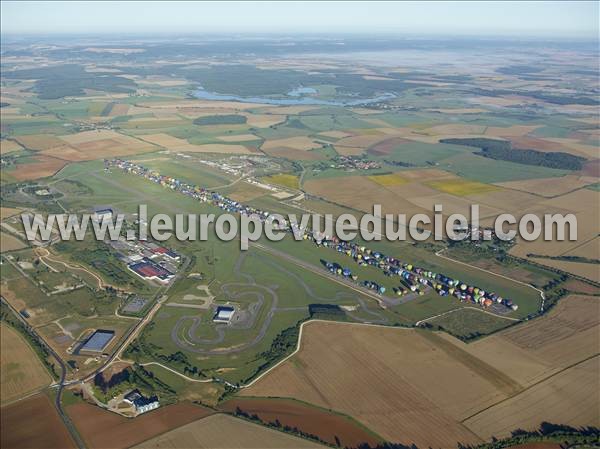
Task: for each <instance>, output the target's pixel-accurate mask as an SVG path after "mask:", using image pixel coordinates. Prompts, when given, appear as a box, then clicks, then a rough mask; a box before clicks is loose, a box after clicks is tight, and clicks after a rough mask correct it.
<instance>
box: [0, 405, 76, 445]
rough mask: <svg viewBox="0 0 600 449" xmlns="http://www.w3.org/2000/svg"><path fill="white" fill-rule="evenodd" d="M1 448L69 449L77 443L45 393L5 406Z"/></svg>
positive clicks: (2, 414)
mask: <svg viewBox="0 0 600 449" xmlns="http://www.w3.org/2000/svg"><path fill="white" fill-rule="evenodd" d="M0 418H1V419H0V422H1V424H2V425H1V429H2V432H1V433H0V435H1V444H0V446H1V447H2V449H18V448H27V449H70V448H76V447H77V446H76V445H75V442H74V441H73V439H72V438H71V435H70V434H69V432H68V431H67V428H66V427H65V426H64V424H63V422H62V421H61V419H60V417H59V416H58V413H57V412H56V409H55V408H54V405H53V404H52V402H51V401H50V399H48V397H47V396H46V395H44V394H37V395H35V396H32V397H30V398H28V399H24V400H22V401H19V402H16V403H14V404H11V405H8V406H6V407H3V408H2V412H1V413H0Z"/></svg>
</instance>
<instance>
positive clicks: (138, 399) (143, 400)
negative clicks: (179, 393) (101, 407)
mask: <svg viewBox="0 0 600 449" xmlns="http://www.w3.org/2000/svg"><path fill="white" fill-rule="evenodd" d="M123 401H125V402H126V403H128V404H131V405H133V406H134V407H135V411H136V412H137V413H146V412H149V411H150V410H154V409H157V408H158V407H159V406H160V403H159V402H158V397H157V396H151V397H149V398H147V397H144V396H143V395H142V393H140V392H139V390H132V391H130V392H129V393H127V394H126V395H125V396H124V397H123Z"/></svg>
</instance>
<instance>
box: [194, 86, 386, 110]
mask: <svg viewBox="0 0 600 449" xmlns="http://www.w3.org/2000/svg"><path fill="white" fill-rule="evenodd" d="M316 92H317V91H316V90H315V89H313V88H312V87H299V88H296V89H294V90H292V91H290V92H288V93H287V96H289V97H293V98H268V97H239V96H237V95H227V94H218V93H216V92H208V91H207V90H204V89H198V90H197V91H196V92H194V96H195V97H196V98H200V99H202V100H216V101H239V102H240V103H262V104H272V105H276V106H278V105H282V106H294V105H318V106H363V105H366V104H371V103H379V102H381V101H386V100H390V99H392V98H395V97H396V95H394V94H393V93H391V92H386V93H384V94H382V95H379V96H377V97H372V98H360V99H355V100H346V101H341V100H340V101H329V100H319V99H318V98H313V97H306V96H304V95H305V94H313V93H316Z"/></svg>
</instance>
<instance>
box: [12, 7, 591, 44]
mask: <svg viewBox="0 0 600 449" xmlns="http://www.w3.org/2000/svg"><path fill="white" fill-rule="evenodd" d="M1 16H2V17H1V20H2V22H1V25H2V33H3V34H48V33H61V34H65V33H66V34H68V33H79V34H80V33H90V34H96V33H106V34H110V33H137V34H139V33H156V34H165V33H167V34H172V33H175V34H191V33H210V34H213V33H227V34H231V33H253V34H269V33H289V34H292V33H294V34H295V33H315V34H323V33H365V34H392V33H396V34H417V35H418V34H421V35H435V34H439V35H456V36H469V35H482V36H493V35H497V36H523V37H543V38H556V39H560V38H583V39H598V23H599V21H600V19H599V2H596V1H589V2H585V1H584V2H561V1H532V2H527V1H515V2H511V1H499V2H494V1H483V2H477V1H465V2H449V1H441V2H437V1H425V2H410V1H405V2H374V1H369V2H362V1H359V2H346V1H323V2H319V1H309V2H292V1H278V2H249V1H242V2H222V1H219V2H186V1H184V2H173V1H171V2H160V1H158V2H145V1H133V2H111V1H96V2H78V1H65V2H58V1H57V2H54V1H41V2H28V1H7V0H2V2H1Z"/></svg>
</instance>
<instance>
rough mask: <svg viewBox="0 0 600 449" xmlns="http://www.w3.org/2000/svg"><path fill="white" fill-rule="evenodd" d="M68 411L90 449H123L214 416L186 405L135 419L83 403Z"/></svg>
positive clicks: (173, 406)
mask: <svg viewBox="0 0 600 449" xmlns="http://www.w3.org/2000/svg"><path fill="white" fill-rule="evenodd" d="M67 412H68V413H69V416H70V417H71V420H72V421H73V423H74V424H75V427H77V430H78V431H79V433H80V435H81V436H82V437H83V439H84V441H85V443H86V444H87V446H88V447H89V448H90V449H95V448H98V449H100V448H102V449H106V448H110V449H121V448H123V449H124V448H127V447H130V446H133V445H135V444H139V443H141V442H142V441H146V440H148V439H150V438H153V437H155V436H157V435H160V434H162V433H165V432H168V431H169V430H173V429H175V428H177V427H180V426H183V425H184V424H188V423H190V422H192V421H195V420H197V419H200V418H203V417H205V416H208V415H210V414H212V413H214V412H213V411H212V410H210V409H207V408H203V407H199V406H195V405H192V404H190V403H185V402H184V403H180V404H176V405H168V406H166V407H160V408H159V409H157V410H154V411H152V412H149V413H147V414H144V415H142V416H139V417H137V418H134V419H130V418H125V417H124V416H121V415H117V414H116V413H112V412H108V411H106V410H102V409H101V408H100V407H96V406H95V405H90V404H84V403H79V404H75V405H70V406H68V407H67Z"/></svg>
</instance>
